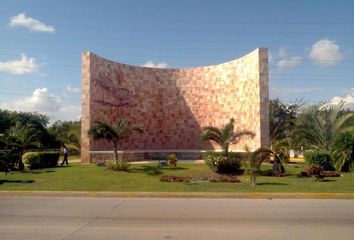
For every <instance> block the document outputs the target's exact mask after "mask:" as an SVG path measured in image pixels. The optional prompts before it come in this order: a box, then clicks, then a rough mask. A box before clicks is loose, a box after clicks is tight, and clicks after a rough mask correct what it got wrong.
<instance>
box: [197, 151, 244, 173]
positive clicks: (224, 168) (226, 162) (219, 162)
mask: <svg viewBox="0 0 354 240" xmlns="http://www.w3.org/2000/svg"><path fill="white" fill-rule="evenodd" d="M203 159H204V161H205V163H206V164H207V165H208V166H209V168H210V169H211V170H212V171H214V172H217V173H237V172H239V171H240V167H241V159H242V155H241V154H240V153H233V152H231V153H229V155H228V157H226V156H225V155H224V153H222V152H212V151H209V152H206V153H204V154H203Z"/></svg>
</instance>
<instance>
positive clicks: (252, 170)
mask: <svg viewBox="0 0 354 240" xmlns="http://www.w3.org/2000/svg"><path fill="white" fill-rule="evenodd" d="M245 151H246V153H247V160H248V164H247V165H246V170H245V175H248V176H249V177H250V185H251V187H254V186H255V185H256V177H257V175H258V173H259V172H260V170H261V165H262V163H263V161H264V160H265V159H267V158H268V157H269V155H273V157H274V161H273V175H274V176H279V175H280V174H282V173H285V168H284V166H283V163H282V160H281V158H280V157H279V155H278V154H277V153H276V152H275V151H273V150H272V149H270V148H269V147H267V146H261V147H259V148H258V149H256V150H255V151H254V152H251V151H250V149H249V147H248V146H246V147H245Z"/></svg>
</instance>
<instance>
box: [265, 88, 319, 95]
mask: <svg viewBox="0 0 354 240" xmlns="http://www.w3.org/2000/svg"><path fill="white" fill-rule="evenodd" d="M321 90H322V88H315V87H311V88H276V87H273V88H271V90H270V94H271V95H272V96H282V95H291V94H297V93H309V92H318V91H321Z"/></svg>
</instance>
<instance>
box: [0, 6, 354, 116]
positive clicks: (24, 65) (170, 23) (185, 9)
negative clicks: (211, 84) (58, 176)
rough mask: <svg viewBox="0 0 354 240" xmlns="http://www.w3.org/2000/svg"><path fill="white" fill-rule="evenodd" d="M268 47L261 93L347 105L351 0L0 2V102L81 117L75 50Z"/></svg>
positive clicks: (178, 58)
mask: <svg viewBox="0 0 354 240" xmlns="http://www.w3.org/2000/svg"><path fill="white" fill-rule="evenodd" d="M257 47H267V48H268V49H269V54H270V63H269V66H270V94H271V97H273V98H274V97H279V98H280V99H281V100H283V101H286V102H289V101H294V100H295V99H303V101H305V102H306V103H308V104H311V103H316V102H319V101H328V102H331V103H337V102H339V101H340V100H345V101H346V102H348V106H354V1H325V0H322V1H315V0H312V1H308V0H307V1H235V0H234V1H232V0H229V1H226V0H224V1H222V0H219V1H206V0H204V1H202V0H199V1H196V0H195V1H193V0H190V1H187V0H186V1H182V0H179V1H162V0H161V1H154V0H149V1H133V0H130V1H17V0H3V1H2V2H1V8H0V108H2V109H5V108H6V109H11V110H22V111H38V112H40V113H44V114H47V115H49V116H50V118H51V120H52V121H55V120H58V119H61V120H76V119H78V118H79V117H80V114H81V113H80V111H81V110H80V81H81V52H83V51H86V50H87V51H92V52H94V53H96V54H98V55H100V56H103V57H105V58H108V59H111V60H114V61H119V62H123V63H127V64H133V65H144V64H145V65H148V66H159V67H166V66H167V67H187V66H202V65H210V64H217V63H222V62H225V61H228V60H231V59H235V58H238V57H241V56H243V55H245V54H247V53H248V52H251V51H252V50H254V49H255V48H257Z"/></svg>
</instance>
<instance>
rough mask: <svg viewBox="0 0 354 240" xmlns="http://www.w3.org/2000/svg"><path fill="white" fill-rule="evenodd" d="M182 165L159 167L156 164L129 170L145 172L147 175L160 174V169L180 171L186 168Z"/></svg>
mask: <svg viewBox="0 0 354 240" xmlns="http://www.w3.org/2000/svg"><path fill="white" fill-rule="evenodd" d="M186 169H187V168H184V167H175V168H174V167H161V166H159V165H156V166H139V167H138V168H137V167H135V168H133V169H131V170H130V172H131V173H145V174H147V175H149V176H159V175H161V174H162V170H168V171H180V170H186Z"/></svg>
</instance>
